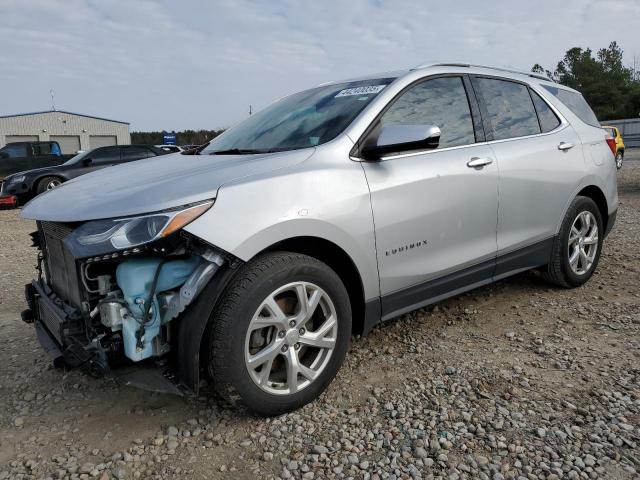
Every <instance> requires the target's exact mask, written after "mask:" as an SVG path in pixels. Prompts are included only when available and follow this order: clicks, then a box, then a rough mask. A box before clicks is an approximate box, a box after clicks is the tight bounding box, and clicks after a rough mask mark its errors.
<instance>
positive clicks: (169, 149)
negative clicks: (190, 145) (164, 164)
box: [156, 145, 184, 153]
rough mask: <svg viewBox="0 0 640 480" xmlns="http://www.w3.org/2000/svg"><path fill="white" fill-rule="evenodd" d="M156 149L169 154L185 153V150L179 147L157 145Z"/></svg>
mask: <svg viewBox="0 0 640 480" xmlns="http://www.w3.org/2000/svg"><path fill="white" fill-rule="evenodd" d="M156 148H159V149H160V150H164V151H165V152H167V153H180V152H183V151H184V148H182V147H180V146H178V145H156Z"/></svg>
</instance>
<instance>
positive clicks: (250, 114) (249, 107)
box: [249, 105, 251, 116]
mask: <svg viewBox="0 0 640 480" xmlns="http://www.w3.org/2000/svg"><path fill="white" fill-rule="evenodd" d="M249 116H251V105H249Z"/></svg>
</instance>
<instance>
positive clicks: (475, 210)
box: [362, 75, 498, 318]
mask: <svg viewBox="0 0 640 480" xmlns="http://www.w3.org/2000/svg"><path fill="white" fill-rule="evenodd" d="M474 113H476V115H474ZM477 113H478V112H477V106H476V104H475V99H474V98H473V92H472V91H471V87H470V84H469V83H468V80H465V77H464V76H462V75H459V76H458V75H455V76H445V77H436V78H433V77H431V78H428V79H425V80H423V81H420V82H419V83H417V84H414V85H413V86H410V87H409V88H408V89H407V90H405V91H404V92H403V93H401V94H400V95H399V96H398V97H397V98H396V99H394V100H393V101H392V104H391V105H390V107H389V108H388V110H387V111H386V112H385V113H383V114H382V116H381V117H380V119H379V121H380V122H381V123H382V124H383V125H385V124H430V125H435V126H438V127H439V128H440V130H441V137H440V143H439V146H438V148H437V149H432V150H423V151H416V152H411V153H405V154H398V155H395V156H389V157H385V158H383V159H382V160H379V161H372V162H363V163H362V165H363V168H364V170H365V173H366V177H367V181H368V183H369V188H370V191H371V205H372V209H373V217H374V222H375V232H376V245H377V257H378V269H379V275H380V289H381V293H382V316H383V318H389V317H391V316H394V315H396V314H398V313H402V312H403V311H407V310H410V309H412V308H414V307H417V306H419V305H421V304H425V303H427V302H428V301H429V300H431V299H434V298H436V297H437V296H438V295H442V294H445V293H448V292H451V291H454V290H456V289H458V288H461V287H464V286H467V285H470V284H474V283H478V282H482V281H486V280H487V279H489V278H491V275H492V273H493V268H494V263H495V254H496V215H497V209H498V208H497V207H498V170H497V166H496V162H495V161H494V158H493V152H492V151H491V148H490V147H488V146H487V145H486V144H484V143H482V142H483V140H484V136H483V133H482V132H481V129H482V126H481V124H480V122H479V116H478V115H477ZM474 127H475V128H474ZM471 161H475V162H477V163H483V165H481V166H477V167H473V166H469V165H468V164H469V162H471ZM472 165H473V164H472Z"/></svg>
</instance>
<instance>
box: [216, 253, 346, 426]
mask: <svg viewBox="0 0 640 480" xmlns="http://www.w3.org/2000/svg"><path fill="white" fill-rule="evenodd" d="M211 322H212V328H211V329H210V336H209V359H210V360H209V365H208V369H209V374H210V376H211V377H212V378H213V383H214V385H215V388H216V390H217V391H218V392H219V393H220V394H221V395H222V396H224V397H225V398H227V399H228V400H230V401H232V402H235V401H237V400H239V401H241V402H242V403H244V404H245V405H247V406H248V407H249V408H250V409H252V410H254V411H255V412H257V413H259V414H262V415H278V414H281V413H284V412H287V411H290V410H293V409H296V408H299V407H301V406H303V405H305V404H307V403H309V402H310V401H312V400H314V399H315V398H316V397H317V396H319V395H320V394H321V393H322V392H323V391H324V390H325V389H326V388H327V386H328V385H329V383H330V382H331V381H332V380H333V378H334V377H335V375H336V373H337V372H338V369H339V368H340V365H341V364H342V362H343V360H344V357H345V355H346V352H347V349H348V346H349V339H350V336H351V305H350V302H349V296H348V294H347V291H346V289H345V287H344V285H343V284H342V281H341V280H340V278H339V277H338V275H337V274H336V273H335V272H334V271H333V270H331V269H330V268H329V267H328V266H327V265H325V264H324V263H322V262H320V261H318V260H316V259H315V258H312V257H308V256H306V255H300V254H295V253H286V252H278V253H270V254H265V255H263V256H261V257H258V258H257V259H256V260H254V261H252V262H250V263H248V264H247V265H245V266H244V267H243V268H242V270H241V271H240V272H239V273H238V275H237V276H236V278H235V279H234V280H233V282H232V284H231V285H230V286H229V287H228V289H227V291H226V292H225V294H224V295H223V298H222V299H221V302H220V304H219V306H218V308H216V310H215V311H214V314H213V316H212V319H211Z"/></svg>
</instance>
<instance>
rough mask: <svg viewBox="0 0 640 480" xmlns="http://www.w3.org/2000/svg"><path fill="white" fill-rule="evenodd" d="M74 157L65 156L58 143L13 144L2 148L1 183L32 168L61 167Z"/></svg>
mask: <svg viewBox="0 0 640 480" xmlns="http://www.w3.org/2000/svg"><path fill="white" fill-rule="evenodd" d="M71 157H73V155H63V154H62V150H61V149H60V145H59V144H58V142H12V143H7V144H6V145H5V146H4V147H2V148H0V181H1V180H2V179H3V178H5V177H6V176H8V175H11V174H13V173H16V172H21V171H23V170H30V169H32V168H41V167H49V166H53V165H60V164H61V163H63V162H65V161H66V160H68V159H69V158H71Z"/></svg>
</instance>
